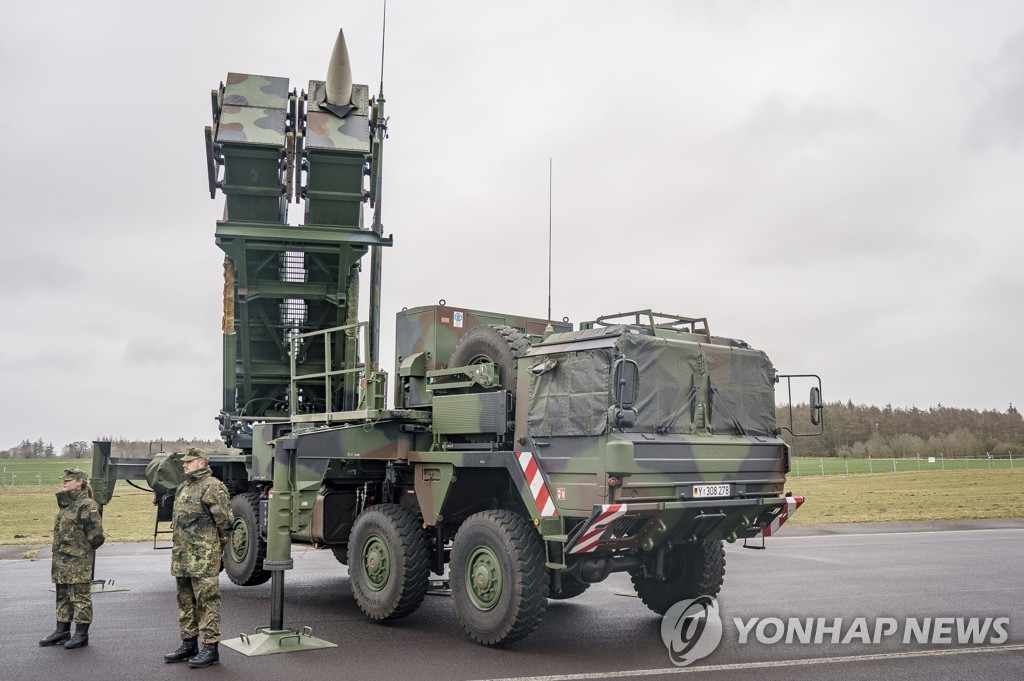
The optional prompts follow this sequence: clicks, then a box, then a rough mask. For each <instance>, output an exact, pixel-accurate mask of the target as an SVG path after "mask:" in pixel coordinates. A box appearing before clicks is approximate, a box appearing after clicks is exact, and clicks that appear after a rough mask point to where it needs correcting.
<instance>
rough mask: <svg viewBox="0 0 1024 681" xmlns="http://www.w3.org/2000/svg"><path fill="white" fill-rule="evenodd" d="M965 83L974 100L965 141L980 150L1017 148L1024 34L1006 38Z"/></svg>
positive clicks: (1022, 126)
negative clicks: (988, 59)
mask: <svg viewBox="0 0 1024 681" xmlns="http://www.w3.org/2000/svg"><path fill="white" fill-rule="evenodd" d="M965 80H966V83H965V87H966V89H967V90H968V92H969V93H970V94H971V96H972V98H973V99H974V111H973V113H972V115H971V119H970V121H969V122H968V127H967V140H968V142H969V143H970V144H971V145H972V146H974V147H975V148H976V149H979V150H982V151H984V150H986V149H989V148H992V147H1007V148H1010V149H1014V150H1016V149H1019V148H1020V145H1021V142H1022V141H1024V31H1022V32H1020V33H1016V34H1015V35H1013V36H1012V37H1010V38H1009V39H1007V40H1006V41H1005V42H1004V43H1003V44H1002V46H1001V47H1000V48H999V51H998V53H997V54H996V55H995V57H994V58H993V59H992V60H991V61H989V62H987V63H984V64H982V65H979V66H977V67H975V68H973V69H971V70H970V74H969V76H968V77H967V78H966V79H965Z"/></svg>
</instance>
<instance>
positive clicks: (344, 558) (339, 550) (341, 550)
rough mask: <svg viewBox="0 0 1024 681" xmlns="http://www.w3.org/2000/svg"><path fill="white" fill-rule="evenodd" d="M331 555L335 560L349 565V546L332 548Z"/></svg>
mask: <svg viewBox="0 0 1024 681" xmlns="http://www.w3.org/2000/svg"><path fill="white" fill-rule="evenodd" d="M331 553H333V554H334V558H335V560H337V561H338V562H339V563H341V564H342V565H348V544H345V545H344V546H332V547H331Z"/></svg>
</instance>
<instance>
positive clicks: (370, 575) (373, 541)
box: [362, 536, 391, 591]
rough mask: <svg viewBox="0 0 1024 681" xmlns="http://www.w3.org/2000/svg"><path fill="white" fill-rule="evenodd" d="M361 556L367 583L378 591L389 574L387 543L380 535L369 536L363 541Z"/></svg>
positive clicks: (389, 559)
mask: <svg viewBox="0 0 1024 681" xmlns="http://www.w3.org/2000/svg"><path fill="white" fill-rule="evenodd" d="M362 556H363V561H362V562H363V574H364V575H365V576H366V583H367V585H368V586H369V587H370V588H371V589H373V590H374V591H380V590H381V589H383V588H384V585H385V584H387V583H388V578H389V577H390V576H391V554H390V553H389V552H388V547H387V544H385V543H384V541H383V540H382V539H381V538H380V537H377V536H373V537H369V538H367V540H366V541H365V542H363V550H362Z"/></svg>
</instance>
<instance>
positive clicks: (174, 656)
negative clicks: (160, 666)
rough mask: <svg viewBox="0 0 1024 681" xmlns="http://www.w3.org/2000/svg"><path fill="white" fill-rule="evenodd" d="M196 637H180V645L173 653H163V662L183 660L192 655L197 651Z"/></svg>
mask: <svg viewBox="0 0 1024 681" xmlns="http://www.w3.org/2000/svg"><path fill="white" fill-rule="evenodd" d="M196 638H197V637H195V636H193V637H192V638H183V639H181V645H180V646H178V649H177V650H175V651H174V652H173V653H167V654H166V655H164V662H184V661H185V660H187V659H188V658H190V657H193V656H194V655H195V654H196V653H198V652H199V646H198V645H197V644H196Z"/></svg>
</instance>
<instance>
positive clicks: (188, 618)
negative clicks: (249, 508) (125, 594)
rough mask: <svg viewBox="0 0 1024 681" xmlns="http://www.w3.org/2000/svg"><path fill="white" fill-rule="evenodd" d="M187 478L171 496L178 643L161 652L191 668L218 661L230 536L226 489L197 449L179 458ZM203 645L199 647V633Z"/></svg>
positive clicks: (229, 509) (173, 660)
mask: <svg viewBox="0 0 1024 681" xmlns="http://www.w3.org/2000/svg"><path fill="white" fill-rule="evenodd" d="M182 463H183V465H184V469H185V481H184V482H182V483H181V484H180V485H178V490H177V492H175V494H174V513H173V518H172V524H171V527H172V530H173V541H174V549H173V551H172V554H171V574H172V575H174V576H175V577H176V578H177V580H178V622H179V625H180V627H181V645H180V646H178V649H177V650H175V651H174V652H173V653H170V654H168V655H164V661H165V662H182V661H183V660H188V666H189V667H192V668H197V667H208V666H210V665H212V664H217V663H218V662H220V654H219V653H218V651H217V644H218V642H219V641H220V581H219V575H220V568H221V558H222V556H223V553H224V547H225V546H226V545H227V543H228V538H229V537H230V535H231V523H232V522H234V517H233V516H232V514H231V500H230V498H229V496H228V490H227V488H226V487H225V486H224V483H222V482H221V481H220V480H218V479H217V478H215V477H213V475H212V472H211V471H210V468H209V459H208V458H207V455H206V452H204V451H203V450H201V449H195V448H190V449H189V450H188V451H187V452H185V456H184V457H182ZM200 633H202V635H203V647H202V650H200V649H199V641H198V638H199V634H200Z"/></svg>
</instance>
